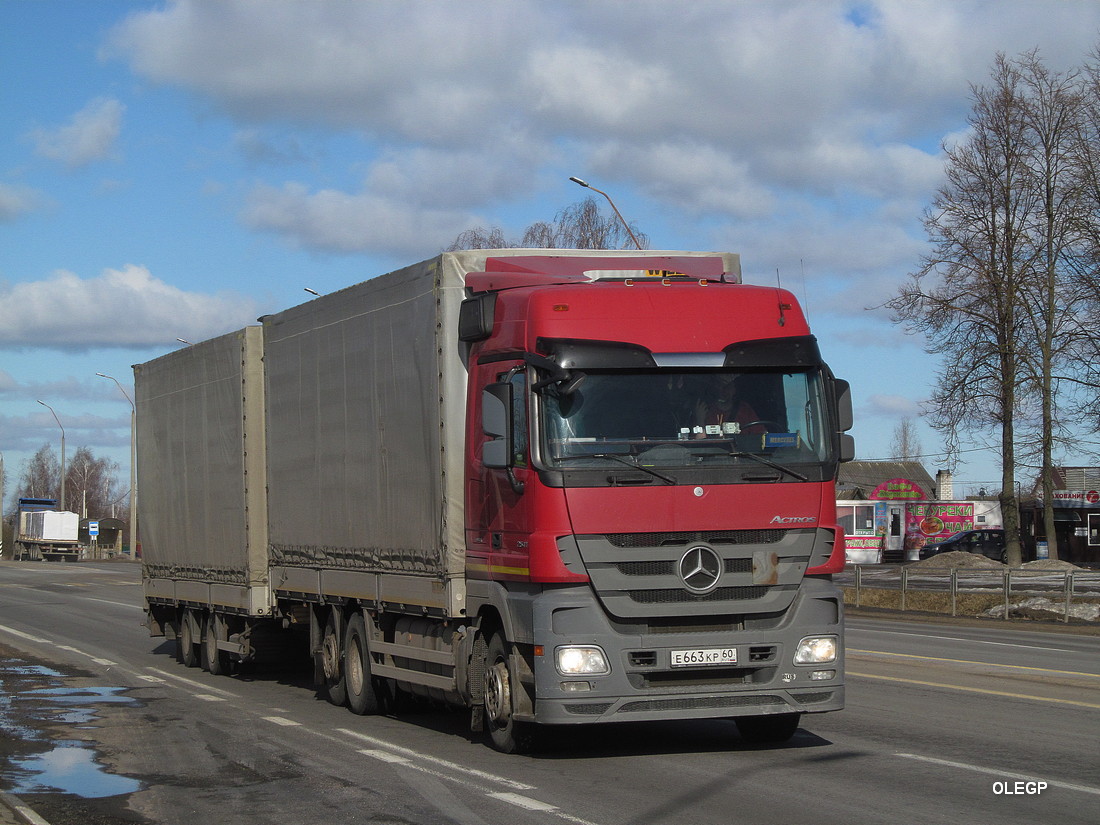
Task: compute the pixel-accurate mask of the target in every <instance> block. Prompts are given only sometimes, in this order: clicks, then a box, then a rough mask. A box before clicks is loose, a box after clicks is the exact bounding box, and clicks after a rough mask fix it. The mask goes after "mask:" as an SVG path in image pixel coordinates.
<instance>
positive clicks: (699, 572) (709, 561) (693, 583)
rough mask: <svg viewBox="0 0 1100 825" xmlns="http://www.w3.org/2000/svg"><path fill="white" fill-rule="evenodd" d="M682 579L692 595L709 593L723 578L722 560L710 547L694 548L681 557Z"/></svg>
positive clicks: (700, 546)
mask: <svg viewBox="0 0 1100 825" xmlns="http://www.w3.org/2000/svg"><path fill="white" fill-rule="evenodd" d="M679 570H680V578H681V579H683V580H684V584H685V585H687V589H688V590H690V591H691V592H692V593H709V592H710V591H711V590H713V589H714V588H715V587H717V586H718V580H719V579H720V578H721V577H722V559H721V558H720V557H719V555H718V554H717V553H715V552H714V551H713V550H711V549H710V548H709V547H703V546H702V545H699V546H696V547H692V548H691V549H690V550H688V551H687V552H686V553H684V555H682V556H681V557H680V564H679Z"/></svg>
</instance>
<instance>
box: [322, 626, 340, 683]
mask: <svg viewBox="0 0 1100 825" xmlns="http://www.w3.org/2000/svg"><path fill="white" fill-rule="evenodd" d="M321 664H322V666H323V667H324V670H325V678H326V679H328V680H330V681H331V680H334V679H336V678H337V677H338V676H339V675H340V649H339V646H338V645H337V643H336V634H335V633H334V632H332V628H329V629H328V630H326V631H325V638H324V640H323V641H322V642H321Z"/></svg>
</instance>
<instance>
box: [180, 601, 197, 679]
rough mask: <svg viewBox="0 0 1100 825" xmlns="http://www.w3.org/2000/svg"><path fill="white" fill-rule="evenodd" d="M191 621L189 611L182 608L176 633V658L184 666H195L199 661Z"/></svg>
mask: <svg viewBox="0 0 1100 825" xmlns="http://www.w3.org/2000/svg"><path fill="white" fill-rule="evenodd" d="M192 621H193V617H192V615H191V611H190V610H184V611H183V613H181V614H180V629H179V633H177V634H176V659H177V660H178V661H179V662H180V663H181V664H183V665H184V666H186V667H195V666H196V665H197V664H198V663H199V655H198V652H197V651H196V649H195V648H196V644H195V634H194V632H193V631H192Z"/></svg>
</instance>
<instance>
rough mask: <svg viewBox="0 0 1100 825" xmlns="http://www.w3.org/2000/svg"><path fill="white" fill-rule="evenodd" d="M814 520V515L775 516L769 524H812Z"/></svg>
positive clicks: (815, 518)
mask: <svg viewBox="0 0 1100 825" xmlns="http://www.w3.org/2000/svg"><path fill="white" fill-rule="evenodd" d="M815 521H817V517H816V516H775V517H774V518H773V519H772V520H771V524H812V523H813V522H815Z"/></svg>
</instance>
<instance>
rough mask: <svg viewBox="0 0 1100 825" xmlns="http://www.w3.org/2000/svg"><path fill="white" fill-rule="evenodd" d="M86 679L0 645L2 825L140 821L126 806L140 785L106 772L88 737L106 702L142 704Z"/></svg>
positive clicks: (103, 824) (109, 824) (123, 692)
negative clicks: (128, 798) (128, 799)
mask: <svg viewBox="0 0 1100 825" xmlns="http://www.w3.org/2000/svg"><path fill="white" fill-rule="evenodd" d="M91 682H92V677H91V675H90V674H81V673H79V672H75V671H74V672H70V673H61V672H59V671H58V670H55V669H53V668H51V667H49V666H46V665H44V664H41V663H37V662H33V661H29V660H28V659H27V658H26V657H24V656H21V655H17V654H16V653H15V652H14V651H10V650H5V649H4V648H2V647H0V825H16V823H19V824H20V825H42V824H43V823H48V825H68V824H69V823H78V822H79V823H81V825H113V823H120V822H140V821H142V820H141V818H140V817H136V816H126V815H125V810H124V809H125V799H126V796H127V795H129V794H131V793H133V792H135V791H137V790H140V789H141V787H142V786H141V783H140V782H139V781H138V780H136V779H132V778H130V777H126V776H118V775H115V774H113V773H111V772H109V771H108V770H107V768H106V767H105V766H104V764H103V762H102V761H101V758H100V755H99V754H98V753H97V751H96V750H95V746H94V744H93V743H92V742H91V741H89V740H90V739H92V736H91V735H88V734H89V733H90V732H91V731H93V730H94V729H95V728H96V726H97V718H98V714H99V713H101V712H102V711H103V710H104V709H105V708H106V707H108V706H125V707H140V703H139V702H138V701H137V700H135V699H133V698H131V697H130V696H128V695H127V690H126V689H124V688H120V687H102V686H98V685H93V684H91ZM82 734H83V735H82Z"/></svg>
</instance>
